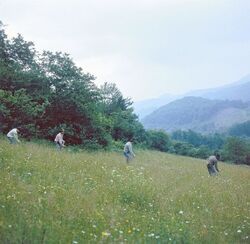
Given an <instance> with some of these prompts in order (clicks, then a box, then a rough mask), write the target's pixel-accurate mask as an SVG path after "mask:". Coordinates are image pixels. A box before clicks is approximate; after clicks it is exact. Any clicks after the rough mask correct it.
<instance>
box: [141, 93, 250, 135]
mask: <svg viewBox="0 0 250 244" xmlns="http://www.w3.org/2000/svg"><path fill="white" fill-rule="evenodd" d="M247 120H250V106H249V104H248V103H243V102H241V101H222V100H209V99H205V98H201V97H185V98H182V99H179V100H176V101H174V102H171V103H169V104H167V105H165V106H162V107H160V108H159V109H157V110H156V111H154V112H153V113H151V114H150V115H148V116H146V117H145V118H144V119H143V120H142V123H143V125H144V126H145V128H148V129H164V130H166V131H168V132H172V131H175V130H178V129H182V130H188V129H191V130H194V131H197V132H201V133H214V132H220V133H221V132H226V131H227V130H228V129H229V128H230V127H231V126H232V125H234V124H236V123H242V122H246V121H247Z"/></svg>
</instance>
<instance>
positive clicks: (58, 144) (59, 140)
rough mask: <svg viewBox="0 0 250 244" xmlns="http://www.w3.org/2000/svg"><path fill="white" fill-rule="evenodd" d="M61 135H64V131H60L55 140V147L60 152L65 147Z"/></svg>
mask: <svg viewBox="0 0 250 244" xmlns="http://www.w3.org/2000/svg"><path fill="white" fill-rule="evenodd" d="M63 135H64V130H61V131H60V132H59V133H58V134H57V135H56V138H55V140H54V141H55V143H56V147H57V149H59V150H61V149H62V148H63V147H65V145H64V143H65V141H64V140H63Z"/></svg>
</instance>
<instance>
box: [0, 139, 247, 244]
mask: <svg viewBox="0 0 250 244" xmlns="http://www.w3.org/2000/svg"><path fill="white" fill-rule="evenodd" d="M219 168H220V169H221V173H220V175H219V176H217V177H209V176H208V173H207V170H206V166H205V162H204V160H199V159H193V158H188V157H181V156H175V155H170V154H166V153H161V152H155V151H136V158H135V159H134V160H133V162H132V163H131V164H130V165H127V164H126V163H125V159H124V158H123V155H122V151H121V153H118V152H95V153H89V152H72V151H69V150H67V149H66V150H64V151H62V152H58V151H56V150H55V148H54V147H53V145H51V146H49V145H41V144H35V143H31V142H24V143H22V144H20V145H9V144H8V142H7V140H5V139H4V138H1V139H0V243H74V244H76V243H124V242H127V243H250V190H249V189H250V168H249V167H247V166H235V165H230V164H225V163H219Z"/></svg>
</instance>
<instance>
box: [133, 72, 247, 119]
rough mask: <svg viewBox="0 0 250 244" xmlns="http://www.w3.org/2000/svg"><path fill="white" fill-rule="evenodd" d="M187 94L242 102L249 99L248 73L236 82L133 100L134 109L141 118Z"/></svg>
mask: <svg viewBox="0 0 250 244" xmlns="http://www.w3.org/2000/svg"><path fill="white" fill-rule="evenodd" d="M187 96H195V97H203V98H208V99H219V100H241V101H244V102H247V101H250V74H248V75H246V76H245V77H243V78H241V79H240V80H238V81H236V82H233V83H231V84H228V85H224V86H221V87H216V88H211V89H202V90H194V91H190V92H188V93H185V94H182V95H172V94H166V95H163V96H160V97H158V98H154V99H148V100H143V101H139V102H135V103H134V110H135V113H136V114H137V115H138V116H139V118H140V119H141V120H143V118H144V117H145V116H147V115H149V114H150V113H152V112H153V111H155V110H156V109H158V108H160V107H161V106H164V105H166V104H168V103H170V102H172V101H174V100H176V99H181V98H183V97H187Z"/></svg>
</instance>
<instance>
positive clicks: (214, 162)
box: [207, 153, 220, 176]
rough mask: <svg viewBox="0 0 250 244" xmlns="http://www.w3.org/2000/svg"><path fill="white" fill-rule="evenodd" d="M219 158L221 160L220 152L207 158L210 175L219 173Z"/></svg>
mask: <svg viewBox="0 0 250 244" xmlns="http://www.w3.org/2000/svg"><path fill="white" fill-rule="evenodd" d="M218 160H220V155H219V154H218V153H216V154H215V155H212V156H210V157H209V158H208V159H207V170H208V173H209V175H211V176H214V175H217V174H218V172H219V169H218Z"/></svg>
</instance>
